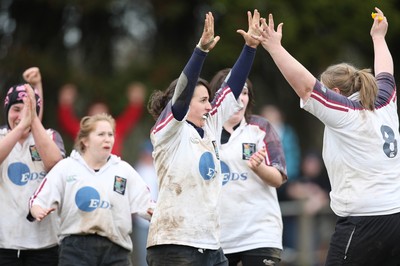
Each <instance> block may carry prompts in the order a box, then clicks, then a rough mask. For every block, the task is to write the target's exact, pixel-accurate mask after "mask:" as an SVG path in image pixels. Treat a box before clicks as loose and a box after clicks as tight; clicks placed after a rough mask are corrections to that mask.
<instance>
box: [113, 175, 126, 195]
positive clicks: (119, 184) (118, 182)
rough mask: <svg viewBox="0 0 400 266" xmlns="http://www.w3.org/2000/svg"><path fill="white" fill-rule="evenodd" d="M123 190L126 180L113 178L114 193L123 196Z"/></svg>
mask: <svg viewBox="0 0 400 266" xmlns="http://www.w3.org/2000/svg"><path fill="white" fill-rule="evenodd" d="M125 188H126V178H123V177H120V176H117V175H116V176H115V178H114V191H115V192H117V193H119V194H121V195H124V194H125Z"/></svg>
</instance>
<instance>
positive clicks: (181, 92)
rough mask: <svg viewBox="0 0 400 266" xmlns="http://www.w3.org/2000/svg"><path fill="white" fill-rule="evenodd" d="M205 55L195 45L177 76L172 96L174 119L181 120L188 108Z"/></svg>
mask: <svg viewBox="0 0 400 266" xmlns="http://www.w3.org/2000/svg"><path fill="white" fill-rule="evenodd" d="M206 56H207V53H206V52H203V51H201V50H200V49H199V48H197V47H196V48H195V49H194V51H193V54H192V56H191V57H190V59H189V61H188V63H187V64H186V66H185V68H184V69H183V71H182V73H181V76H180V77H179V80H178V83H177V85H176V88H175V92H174V96H173V97H172V114H173V115H174V117H175V119H176V120H179V121H181V120H182V119H183V118H184V117H185V115H186V113H187V112H188V110H189V104H190V101H191V99H192V96H193V93H194V89H195V88H196V84H197V80H198V79H199V76H200V72H201V69H202V67H203V63H204V60H205V58H206Z"/></svg>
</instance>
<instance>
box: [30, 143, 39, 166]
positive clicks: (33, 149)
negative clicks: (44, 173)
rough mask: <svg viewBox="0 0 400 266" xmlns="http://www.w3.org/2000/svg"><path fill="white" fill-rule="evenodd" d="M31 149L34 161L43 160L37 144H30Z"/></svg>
mask: <svg viewBox="0 0 400 266" xmlns="http://www.w3.org/2000/svg"><path fill="white" fill-rule="evenodd" d="M29 151H30V152H31V158H32V161H34V162H36V161H41V160H42V159H41V158H40V155H39V152H38V150H37V149H36V146H35V145H32V146H29Z"/></svg>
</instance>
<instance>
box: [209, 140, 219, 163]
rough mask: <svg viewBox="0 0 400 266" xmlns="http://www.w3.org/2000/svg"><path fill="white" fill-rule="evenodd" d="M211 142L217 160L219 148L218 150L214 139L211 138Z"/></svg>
mask: <svg viewBox="0 0 400 266" xmlns="http://www.w3.org/2000/svg"><path fill="white" fill-rule="evenodd" d="M211 142H212V144H213V146H214V151H215V155H216V156H217V159H218V160H219V150H218V146H217V142H216V141H215V140H213V141H211Z"/></svg>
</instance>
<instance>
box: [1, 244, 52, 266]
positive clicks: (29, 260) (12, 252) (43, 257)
mask: <svg viewBox="0 0 400 266" xmlns="http://www.w3.org/2000/svg"><path fill="white" fill-rule="evenodd" d="M26 265H41V266H57V265H58V246H55V247H52V248H45V249H26V250H17V249H4V248H1V249H0V266H26Z"/></svg>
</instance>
